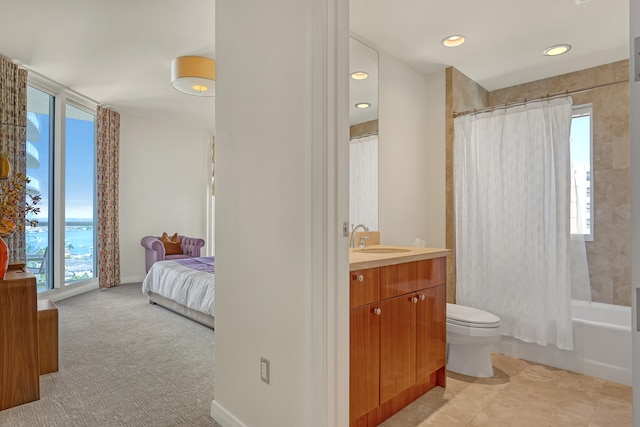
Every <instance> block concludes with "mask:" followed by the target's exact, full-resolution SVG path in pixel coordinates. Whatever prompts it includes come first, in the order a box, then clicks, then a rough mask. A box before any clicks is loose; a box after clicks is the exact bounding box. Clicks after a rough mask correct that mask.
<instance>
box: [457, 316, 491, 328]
mask: <svg viewBox="0 0 640 427" xmlns="http://www.w3.org/2000/svg"><path fill="white" fill-rule="evenodd" d="M447 324H449V325H458V326H466V327H468V328H483V329H484V328H487V329H491V328H499V327H500V321H497V322H493V323H473V322H462V321H459V320H455V319H449V318H447Z"/></svg>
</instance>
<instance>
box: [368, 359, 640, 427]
mask: <svg viewBox="0 0 640 427" xmlns="http://www.w3.org/2000/svg"><path fill="white" fill-rule="evenodd" d="M491 357H492V361H493V365H494V370H495V372H496V375H495V377H494V378H473V377H467V376H465V375H459V374H456V373H453V372H448V373H447V388H446V389H443V388H442V387H436V388H434V389H433V390H431V391H429V392H428V393H426V394H425V395H423V396H421V397H420V398H419V399H417V400H416V401H415V402H413V403H412V404H410V405H409V406H407V407H406V408H404V409H403V410H402V411H400V412H398V413H397V414H395V415H394V416H393V417H391V418H389V419H388V420H387V421H385V422H384V423H383V424H381V426H383V427H395V426H398V427H400V426H402V427H417V426H439V427H440V426H442V427H446V426H454V427H455V426H477V427H480V426H491V427H502V426H504V427H513V426H518V427H527V426H532V427H539V426H562V427H572V426H576V427H599V426H607V427H609V426H613V425H615V426H627V425H628V426H630V425H631V416H632V414H631V407H632V392H631V387H628V386H625V385H621V384H616V383H612V382H609V381H605V380H602V379H599V378H595V377H590V376H586V375H581V374H576V373H573V372H568V371H565V370H562V369H557V368H553V367H549V366H545V365H541V364H537V363H533V362H528V361H526V360H521V359H515V358H511V357H508V356H505V355H502V354H497V353H493V354H492V355H491Z"/></svg>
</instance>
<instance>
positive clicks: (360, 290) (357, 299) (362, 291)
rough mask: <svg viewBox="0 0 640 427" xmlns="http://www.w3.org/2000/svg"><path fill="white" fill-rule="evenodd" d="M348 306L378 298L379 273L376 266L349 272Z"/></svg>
mask: <svg viewBox="0 0 640 427" xmlns="http://www.w3.org/2000/svg"><path fill="white" fill-rule="evenodd" d="M349 296H350V301H351V304H350V307H351V308H353V307H359V306H361V305H366V304H371V303H372V302H376V301H379V300H380V274H379V269H377V268H368V269H366V270H356V271H352V272H350V273H349Z"/></svg>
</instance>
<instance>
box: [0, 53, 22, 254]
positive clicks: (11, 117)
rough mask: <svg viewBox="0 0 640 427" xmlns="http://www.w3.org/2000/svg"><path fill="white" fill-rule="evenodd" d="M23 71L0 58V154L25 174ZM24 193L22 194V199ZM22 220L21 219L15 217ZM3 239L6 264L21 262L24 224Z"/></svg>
mask: <svg viewBox="0 0 640 427" xmlns="http://www.w3.org/2000/svg"><path fill="white" fill-rule="evenodd" d="M26 126H27V70H25V69H22V68H19V67H18V66H17V65H16V64H14V63H13V62H11V60H9V59H7V58H5V57H0V153H2V154H6V155H7V156H8V158H9V162H10V163H11V170H12V175H13V174H15V173H18V172H21V173H23V174H24V173H26V167H27V166H26ZM24 197H25V195H24V194H23V199H24ZM19 220H21V221H23V224H22V225H24V218H22V219H19ZM18 228H19V229H21V230H22V231H16V232H15V233H13V234H12V235H11V236H9V237H7V238H5V240H6V242H7V246H8V247H9V263H18V262H25V259H26V252H25V240H26V239H25V232H24V227H18Z"/></svg>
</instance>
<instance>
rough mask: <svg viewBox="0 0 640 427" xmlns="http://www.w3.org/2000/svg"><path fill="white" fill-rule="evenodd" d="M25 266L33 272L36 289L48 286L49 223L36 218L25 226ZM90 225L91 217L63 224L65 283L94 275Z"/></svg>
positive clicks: (93, 253) (49, 281) (49, 287)
mask: <svg viewBox="0 0 640 427" xmlns="http://www.w3.org/2000/svg"><path fill="white" fill-rule="evenodd" d="M26 240H27V248H26V252H27V259H26V262H27V268H28V269H29V270H30V271H31V272H33V273H34V274H35V275H36V278H37V283H38V292H43V291H46V290H48V289H51V288H52V287H53V286H52V283H51V280H52V279H51V277H50V273H51V268H49V266H50V253H49V225H48V222H47V221H46V220H45V221H40V223H39V224H38V226H37V227H27V230H26ZM93 242H94V227H93V221H92V220H91V219H83V220H74V221H69V222H67V223H66V224H65V240H64V280H65V283H66V284H69V283H73V282H77V281H79V280H86V279H90V278H92V277H94V259H95V248H94V245H93Z"/></svg>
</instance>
